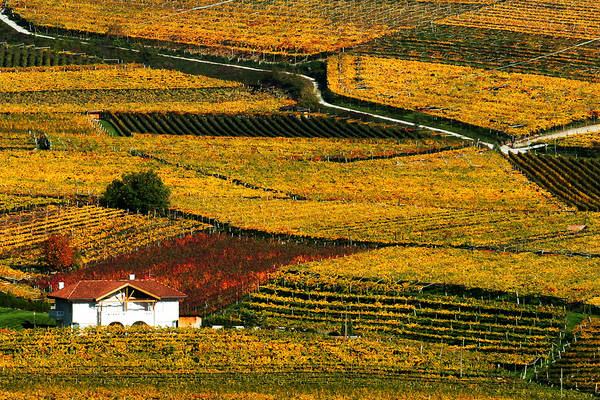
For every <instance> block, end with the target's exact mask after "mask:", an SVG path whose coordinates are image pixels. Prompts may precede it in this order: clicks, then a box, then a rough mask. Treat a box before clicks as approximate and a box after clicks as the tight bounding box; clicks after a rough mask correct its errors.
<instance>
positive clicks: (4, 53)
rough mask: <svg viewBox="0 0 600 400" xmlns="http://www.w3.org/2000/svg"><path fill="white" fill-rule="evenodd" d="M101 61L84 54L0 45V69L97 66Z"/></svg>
mask: <svg viewBox="0 0 600 400" xmlns="http://www.w3.org/2000/svg"><path fill="white" fill-rule="evenodd" d="M101 61H102V60H98V59H97V58H96V57H88V56H86V55H84V54H77V53H70V52H66V51H62V52H57V51H53V50H50V49H47V48H39V47H35V46H15V45H7V44H4V45H0V68H28V67H40V66H44V65H47V66H53V65H79V64H97V63H98V62H101Z"/></svg>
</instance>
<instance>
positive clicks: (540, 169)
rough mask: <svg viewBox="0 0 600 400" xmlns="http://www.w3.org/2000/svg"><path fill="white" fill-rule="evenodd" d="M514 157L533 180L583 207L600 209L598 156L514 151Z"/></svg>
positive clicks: (565, 199) (592, 209)
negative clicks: (563, 155) (518, 153)
mask: <svg viewBox="0 0 600 400" xmlns="http://www.w3.org/2000/svg"><path fill="white" fill-rule="evenodd" d="M510 159H511V161H512V162H513V163H514V164H515V165H516V166H517V168H519V169H521V170H522V171H523V172H524V173H525V174H526V175H527V176H528V177H529V178H530V179H531V180H532V181H534V182H536V183H537V184H539V185H540V186H542V187H543V188H545V189H546V190H548V191H549V192H551V193H553V194H554V195H555V196H557V197H559V198H560V199H561V200H562V201H564V202H565V203H567V204H569V205H572V206H575V207H577V208H578V209H580V210H590V211H599V210H600V192H599V191H598V179H599V178H598V177H599V174H600V163H599V162H598V161H597V160H595V159H575V158H571V157H554V156H551V155H532V154H531V153H528V154H525V155H511V158H510Z"/></svg>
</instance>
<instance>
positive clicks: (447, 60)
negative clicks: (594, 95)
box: [353, 25, 600, 82]
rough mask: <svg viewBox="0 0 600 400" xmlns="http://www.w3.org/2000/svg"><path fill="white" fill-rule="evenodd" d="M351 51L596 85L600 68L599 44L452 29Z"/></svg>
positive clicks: (399, 36)
mask: <svg viewBox="0 0 600 400" xmlns="http://www.w3.org/2000/svg"><path fill="white" fill-rule="evenodd" d="M353 53H354V54H364V55H371V56H378V57H393V58H397V59H403V60H410V61H422V62H430V63H443V64H453V65H462V66H468V67H472V68H478V69H496V68H497V69H501V70H503V71H505V72H517V73H524V74H540V75H549V76H556V77H561V78H570V79H579V80H584V81H590V82H598V79H599V77H598V68H600V59H599V56H600V44H599V43H598V42H592V43H588V44H585V45H583V44H582V43H581V42H580V40H578V39H574V38H557V37H549V36H546V35H532V34H526V33H521V32H507V31H502V30H493V29H485V28H470V27H462V26H451V25H437V26H435V29H432V30H428V29H427V30H424V29H418V28H415V29H410V30H403V31H400V32H398V33H396V34H393V35H387V36H384V37H382V38H378V39H376V40H374V41H371V42H369V43H365V44H364V45H361V46H359V47H358V48H356V49H354V51H353Z"/></svg>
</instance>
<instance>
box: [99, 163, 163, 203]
mask: <svg viewBox="0 0 600 400" xmlns="http://www.w3.org/2000/svg"><path fill="white" fill-rule="evenodd" d="M170 192H171V191H170V190H169V188H168V187H166V186H165V184H164V183H163V182H162V180H161V179H160V177H159V176H158V175H157V174H156V173H155V172H154V171H145V172H132V173H128V174H123V176H122V178H121V179H115V180H114V181H113V182H112V183H111V184H109V185H108V186H107V187H106V191H105V192H104V194H103V195H102V198H101V199H100V202H101V204H102V205H103V206H106V207H112V208H121V209H123V210H129V211H139V212H142V213H147V212H149V211H153V210H164V209H166V208H167V207H168V206H169V195H170Z"/></svg>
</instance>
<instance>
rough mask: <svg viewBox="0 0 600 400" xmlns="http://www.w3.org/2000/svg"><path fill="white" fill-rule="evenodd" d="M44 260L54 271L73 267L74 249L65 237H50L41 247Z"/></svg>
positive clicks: (60, 235) (59, 235)
mask: <svg viewBox="0 0 600 400" xmlns="http://www.w3.org/2000/svg"><path fill="white" fill-rule="evenodd" d="M43 252H44V258H45V259H46V262H47V263H48V264H49V265H50V266H51V267H52V268H53V269H55V270H57V271H62V270H64V269H65V268H68V267H70V266H71V265H73V262H74V261H75V249H74V248H73V246H71V239H69V237H68V236H67V235H62V234H54V235H50V236H49V237H48V239H46V241H45V242H44V245H43Z"/></svg>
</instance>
